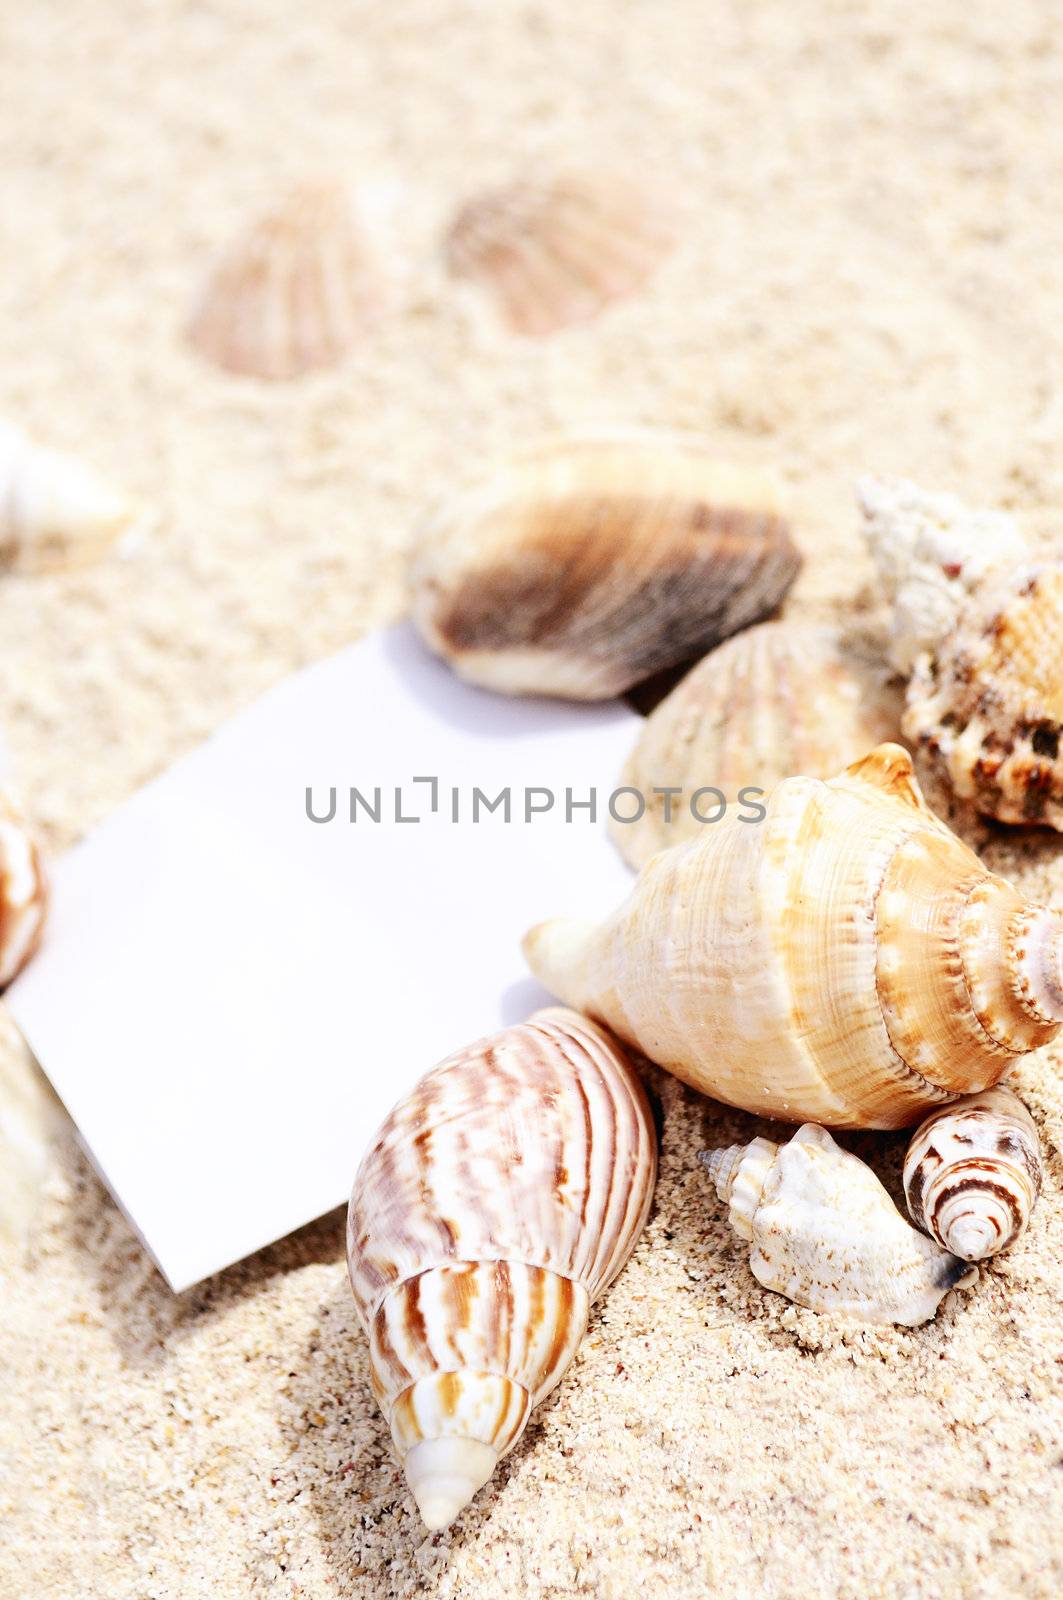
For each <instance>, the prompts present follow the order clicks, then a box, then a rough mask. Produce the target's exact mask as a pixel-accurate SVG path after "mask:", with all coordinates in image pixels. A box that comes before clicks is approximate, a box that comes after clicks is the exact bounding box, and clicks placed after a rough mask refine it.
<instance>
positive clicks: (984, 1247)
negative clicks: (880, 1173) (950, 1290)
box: [904, 1084, 1042, 1261]
mask: <svg viewBox="0 0 1063 1600" xmlns="http://www.w3.org/2000/svg"><path fill="white" fill-rule="evenodd" d="M1041 1180H1042V1167H1041V1146H1040V1141H1039V1139H1038V1137H1037V1129H1036V1127H1035V1126H1034V1120H1033V1118H1032V1117H1031V1116H1030V1113H1029V1112H1028V1111H1027V1109H1026V1107H1025V1106H1024V1105H1023V1103H1022V1101H1021V1100H1020V1099H1019V1097H1018V1095H1016V1094H1013V1093H1012V1091H1011V1090H1010V1089H1006V1088H1004V1087H1003V1086H1002V1085H1000V1084H998V1085H997V1087H996V1088H995V1089H987V1090H985V1091H984V1093H982V1094H972V1095H967V1096H966V1097H965V1098H964V1099H962V1100H957V1101H956V1102H955V1104H954V1105H951V1106H945V1107H943V1109H942V1110H940V1111H935V1112H933V1113H932V1114H931V1115H930V1116H929V1117H927V1119H926V1121H925V1122H923V1123H921V1124H920V1125H919V1127H918V1128H917V1129H916V1131H915V1133H914V1134H913V1135H912V1142H911V1144H910V1145H909V1146H908V1154H907V1155H906V1156H905V1158H904V1193H905V1197H906V1199H907V1201H908V1210H909V1212H910V1213H911V1218H912V1221H913V1222H914V1223H915V1224H916V1226H917V1227H920V1228H922V1229H923V1230H924V1231H925V1232H926V1233H929V1234H930V1235H931V1236H932V1237H933V1238H935V1239H936V1240H937V1241H938V1243H939V1244H941V1245H944V1247H945V1249H946V1250H951V1251H952V1253H953V1255H957V1256H962V1258H963V1259H964V1261H982V1260H984V1259H985V1257H986V1256H994V1255H996V1254H997V1253H998V1252H999V1251H1001V1250H1006V1249H1007V1248H1008V1246H1009V1245H1011V1244H1014V1243H1015V1240H1016V1239H1017V1238H1018V1237H1019V1235H1020V1234H1021V1233H1023V1232H1024V1231H1025V1229H1026V1225H1027V1223H1028V1222H1029V1220H1030V1216H1031V1214H1032V1212H1033V1208H1034V1206H1035V1205H1036V1204H1037V1196H1038V1195H1039V1194H1040V1192H1041Z"/></svg>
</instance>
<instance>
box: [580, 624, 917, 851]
mask: <svg viewBox="0 0 1063 1600" xmlns="http://www.w3.org/2000/svg"><path fill="white" fill-rule="evenodd" d="M901 711H902V696H901V690H900V688H899V687H898V686H897V685H896V684H895V683H891V682H890V674H889V671H888V669H885V668H883V667H882V665H881V664H880V663H876V662H874V661H873V660H871V659H870V658H869V657H865V656H864V655H862V654H861V653H860V652H859V650H858V649H857V648H856V647H855V646H851V645H848V644H847V643H846V642H845V641H844V640H843V639H842V638H841V637H840V636H839V635H838V634H837V633H836V632H835V631H834V630H832V629H829V628H824V627H817V626H814V625H810V624H805V623H799V622H790V621H786V620H782V621H778V622H763V623H761V624H760V625H759V626H758V627H755V628H747V629H746V630H744V631H743V632H742V633H738V634H736V635H735V636H734V638H732V639H728V640H727V641H726V642H725V643H724V644H721V645H720V646H719V647H718V648H717V649H716V650H713V651H712V652H711V654H709V655H707V656H706V657H705V659H704V660H703V661H700V662H699V663H698V665H697V666H696V667H694V668H693V670H692V671H691V672H688V673H687V675H686V677H685V678H683V680H682V681H681V682H680V683H678V684H677V685H676V687H675V688H674V689H673V690H672V692H671V694H669V695H668V696H667V697H666V698H665V699H664V700H662V701H661V703H660V705H659V706H658V707H657V708H656V710H655V711H654V712H653V713H652V714H651V715H650V716H649V717H647V719H646V722H645V724H644V726H643V729H642V733H641V735H640V736H639V740H638V743H637V744H636V746H635V748H634V750H633V751H632V753H631V755H630V757H629V758H628V762H627V765H626V766H625V768H624V772H623V776H622V778H621V783H623V784H625V785H629V786H630V787H632V788H634V789H637V790H638V791H639V793H640V794H641V795H642V796H643V798H644V800H645V802H646V809H645V811H644V812H643V813H642V814H641V816H640V817H639V818H638V820H637V821H634V822H630V823H619V822H616V821H615V820H614V821H612V822H611V824H610V829H611V832H612V834H613V838H614V839H615V841H616V843H617V845H618V847H619V849H620V851H621V854H622V855H623V856H624V858H625V860H627V861H629V862H630V863H631V865H632V866H633V867H640V866H641V865H642V863H643V862H644V861H647V860H648V859H649V857H650V856H651V855H653V854H654V852H655V851H657V850H661V849H663V848H664V847H665V846H666V845H673V844H682V843H683V842H684V841H685V840H686V839H690V838H693V837H694V835H695V834H698V833H700V832H701V830H702V826H703V824H701V823H699V822H698V820H697V818H696V816H695V815H694V813H693V811H692V810H691V805H690V800H691V796H692V795H694V794H695V793H696V791H697V790H698V789H699V788H701V787H703V786H712V787H714V788H716V789H719V790H720V791H721V793H722V794H723V795H724V796H725V797H726V798H727V800H728V801H729V802H732V801H734V800H736V799H737V797H738V794H739V791H740V790H742V789H745V788H754V789H757V790H758V791H769V790H771V789H773V788H774V787H775V785H776V784H777V783H779V782H781V780H782V779H783V778H793V777H797V776H799V775H801V776H804V777H807V778H829V777H833V776H834V774H835V773H836V772H838V771H840V769H841V768H842V767H845V766H848V765H849V764H850V763H851V762H853V761H856V760H857V759H858V758H859V757H860V756H863V755H866V754H867V752H868V751H869V750H872V749H874V747H875V746H876V745H878V744H882V743H883V742H884V741H885V740H887V739H893V738H895V737H896V735H897V733H898V731H899V729H900V724H901ZM669 787H671V788H679V789H682V791H683V792H682V794H680V795H672V796H671V797H670V798H669V797H668V796H666V795H662V794H658V793H655V792H654V791H655V789H666V788H669ZM666 819H667V820H666Z"/></svg>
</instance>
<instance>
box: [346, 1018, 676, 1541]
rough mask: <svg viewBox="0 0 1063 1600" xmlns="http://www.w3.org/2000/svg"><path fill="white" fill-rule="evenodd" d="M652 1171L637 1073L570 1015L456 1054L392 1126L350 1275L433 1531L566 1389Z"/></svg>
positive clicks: (360, 1220)
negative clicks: (564, 1381) (545, 1402)
mask: <svg viewBox="0 0 1063 1600" xmlns="http://www.w3.org/2000/svg"><path fill="white" fill-rule="evenodd" d="M656 1174H657V1142H656V1134H655V1131H654V1125H653V1116H652V1113H651V1111H650V1107H649V1103H648V1101H647V1099H646V1095H645V1092H644V1090H643V1088H642V1085H641V1083H640V1082H639V1079H638V1077H637V1075H636V1073H635V1071H634V1069H633V1068H632V1066H631V1064H630V1063H629V1061H628V1059H627V1056H626V1055H625V1053H624V1051H623V1050H622V1049H621V1048H620V1046H619V1045H617V1044H616V1043H615V1042H614V1041H613V1040H612V1039H610V1038H609V1036H608V1035H607V1034H605V1033H604V1032H603V1031H602V1030H601V1029H599V1028H596V1027H595V1026H594V1024H593V1023H590V1022H588V1021H587V1020H586V1018H584V1017H579V1016H576V1015H574V1014H573V1013H572V1012H570V1011H561V1010H548V1011H540V1012H537V1013H536V1015H535V1016H533V1017H532V1018H531V1019H530V1020H529V1021H528V1022H525V1023H521V1024H519V1025H518V1026H515V1027H511V1028H503V1029H502V1030H501V1031H500V1032H498V1033H494V1034H491V1035H489V1036H488V1037H487V1038H484V1039H479V1040H477V1041H476V1042H475V1043H474V1044H471V1045H468V1046H467V1047H466V1048H465V1049H463V1050H459V1051H457V1052H456V1053H455V1054H454V1055H452V1056H449V1057H448V1058H447V1060H446V1061H444V1062H442V1063H440V1065H439V1066H437V1067H435V1068H433V1069H432V1071H431V1072H429V1073H427V1074H426V1075H425V1076H424V1077H423V1078H422V1079H421V1081H420V1082H419V1083H418V1084H416V1085H415V1087H414V1088H413V1089H412V1090H411V1091H410V1093H409V1094H408V1095H406V1096H405V1097H404V1098H403V1099H402V1100H400V1101H399V1103H398V1105H396V1106H395V1107H394V1109H393V1110H392V1111H391V1113H390V1114H389V1115H388V1117H387V1118H386V1119H385V1121H384V1123H383V1126H382V1127H381V1129H380V1131H379V1133H378V1134H377V1136H376V1138H375V1139H374V1141H373V1143H372V1145H371V1146H370V1148H369V1151H368V1153H367V1154H366V1156H365V1158H364V1159H363V1161H362V1163H361V1166H360V1167H359V1169H358V1175H357V1177H356V1178H355V1181H354V1190H353V1192H352V1195H351V1204H350V1211H349V1213H348V1226H347V1260H348V1265H349V1268H350V1276H351V1287H352V1289H353V1291H354V1298H355V1303H356V1305H357V1307H358V1313H359V1317H360V1319H361V1322H362V1325H363V1327H364V1328H365V1330H366V1333H367V1334H368V1336H369V1364H370V1373H371V1377H372V1384H373V1392H374V1394H375V1395H376V1398H377V1401H378V1402H379V1404H380V1407H381V1409H382V1411H383V1412H384V1415H385V1416H386V1417H387V1419H388V1422H389V1424H390V1426H391V1433H392V1437H393V1439H394V1441H395V1448H396V1451H397V1453H398V1456H399V1459H400V1461H401V1462H402V1464H403V1469H404V1471H405V1473H406V1478H407V1481H408V1483H409V1485H410V1490H411V1492H412V1494H413V1496H414V1499H415V1500H416V1501H417V1506H418V1509H419V1510H420V1512H421V1516H422V1518H423V1519H424V1521H425V1523H426V1525H427V1526H428V1527H429V1528H443V1527H446V1525H447V1524H448V1523H449V1522H451V1521H452V1520H453V1518H454V1517H456V1516H457V1514H458V1512H459V1511H460V1510H461V1509H462V1507H463V1506H465V1505H467V1504H468V1503H469V1501H470V1500H471V1499H472V1498H473V1496H474V1495H475V1494H476V1492H477V1490H478V1489H479V1488H480V1487H481V1486H482V1485H483V1484H485V1483H486V1482H487V1480H488V1478H489V1477H490V1476H491V1474H492V1473H493V1472H494V1470H495V1466H496V1464H497V1462H498V1461H499V1460H500V1459H501V1457H502V1456H504V1455H505V1453H506V1452H507V1451H508V1450H511V1449H512V1447H513V1446H514V1444H516V1442H517V1440H518V1439H519V1438H520V1436H521V1434H522V1433H523V1431H524V1428H525V1426H526V1425H527V1422H528V1418H529V1417H530V1415H531V1412H532V1410H533V1408H534V1407H535V1406H536V1405H538V1403H539V1401H540V1400H542V1398H543V1397H544V1396H545V1395H547V1394H549V1392H550V1390H551V1389H553V1388H554V1386H555V1384H557V1383H559V1382H560V1380H561V1378H562V1376H563V1375H564V1373H565V1371H566V1369H567V1368H568V1366H569V1364H570V1362H571V1361H572V1359H573V1357H574V1355H575V1353H576V1350H577V1347H578V1346H579V1343H580V1340H581V1339H582V1337H583V1335H584V1333H585V1332H586V1328H587V1317H588V1313H589V1310H590V1307H591V1304H592V1303H593V1302H594V1301H595V1300H596V1299H597V1298H598V1296H599V1295H600V1294H601V1293H602V1292H603V1291H604V1290H605V1289H606V1288H607V1287H608V1285H609V1284H610V1283H611V1282H612V1281H613V1279H614V1278H615V1277H616V1275H617V1273H618V1272H619V1271H620V1269H621V1268H622V1267H623V1265H624V1263H625V1262H626V1261H627V1259H628V1257H629V1256H630V1254H631V1252H632V1250H633V1249H634V1247H635V1244H636V1241H637V1240H638V1237H639V1234H640V1233H641V1232H642V1228H643V1225H644V1223H645V1221H646V1216H647V1213H648V1211H649V1208H650V1202H651V1199H652V1196H653V1186H654V1181H655V1178H656Z"/></svg>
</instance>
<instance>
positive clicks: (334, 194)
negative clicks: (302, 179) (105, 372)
mask: <svg viewBox="0 0 1063 1600" xmlns="http://www.w3.org/2000/svg"><path fill="white" fill-rule="evenodd" d="M389 299H390V293H389V288H388V285H387V283H386V280H385V278H384V276H383V273H382V267H381V263H380V261H379V259H378V255H377V249H376V245H375V243H374V240H373V238H372V236H371V231H370V228H369V226H368V224H367V222H366V220H365V217H364V216H363V213H362V208H361V207H360V205H359V199H358V196H357V194H356V193H355V192H354V191H353V190H351V189H349V188H348V187H347V186H346V185H344V184H340V183H329V182H318V183H304V184H302V185H300V186H298V187H297V188H295V189H293V190H291V191H290V192H289V193H288V194H287V195H286V196H285V198H284V199H283V200H282V201H281V202H280V204H279V205H278V206H277V207H276V209H275V210H273V211H271V212H269V213H268V214H267V215H265V216H263V217H261V218H259V219H258V221H256V222H255V223H253V224H252V225H251V226H250V227H249V228H248V229H247V230H246V231H245V232H244V233H242V234H241V235H240V237H239V238H238V239H237V240H236V241H235V243H234V244H233V245H232V246H231V248H230V249H229V251H228V253H227V254H226V255H225V256H223V257H222V258H221V259H220V260H219V261H218V262H217V264H216V265H215V266H214V267H213V268H212V269H211V271H210V274H209V276H208V278H207V282H206V284H205V286H204V288H203V291H202V294H201V296H200V300H199V304H198V305H197V307H196V310H195V312H194V314H193V316H192V319H191V322H190V324H189V328H188V337H189V340H190V342H191V343H192V345H193V346H194V347H195V348H196V349H197V350H198V351H199V353H200V354H201V355H203V356H205V357H206V358H207V359H208V360H209V361H212V362H213V363H214V365H215V366H218V367H221V368H222V369H223V370H224V371H226V372H232V373H236V374H238V375H240V376H243V377H251V378H264V379H271V380H286V379H293V378H299V377H302V376H303V375H304V374H306V373H308V372H314V371H318V370H323V369H325V368H328V367H336V366H338V365H339V364H340V363H341V362H342V361H343V360H344V358H345V357H346V356H347V355H348V354H349V352H350V351H351V350H352V348H353V347H354V345H355V344H356V343H357V341H358V340H359V339H360V338H362V337H364V336H365V335H366V334H367V333H369V332H370V331H371V329H372V328H373V326H374V325H375V324H376V323H377V322H378V320H379V318H380V317H381V315H382V314H383V312H384V311H386V309H387V307H388V302H389Z"/></svg>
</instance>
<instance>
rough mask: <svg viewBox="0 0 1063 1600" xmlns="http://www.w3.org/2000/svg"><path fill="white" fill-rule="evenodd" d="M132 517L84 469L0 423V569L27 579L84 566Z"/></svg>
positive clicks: (124, 503) (126, 505)
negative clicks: (16, 573)
mask: <svg viewBox="0 0 1063 1600" xmlns="http://www.w3.org/2000/svg"><path fill="white" fill-rule="evenodd" d="M136 515H137V512H136V508H135V507H134V505H133V503H132V501H130V500H129V499H127V497H126V496H125V495H124V494H122V493H121V492H120V491H119V490H117V489H115V488H112V487H111V485H110V484H108V483H106V482H105V481H104V480H103V479H102V478H101V477H99V476H98V475H97V473H96V472H95V471H93V469H92V468H91V467H89V466H87V465H86V464H85V463H83V462H81V461H78V460H77V459H76V458H75V457H73V456H69V455H65V454H64V453H63V452H62V451H59V450H52V449H50V448H49V447H48V446H46V445H42V444H38V443H37V442H36V441H35V440H33V439H30V438H28V437H27V435H26V434H25V433H23V431H22V429H21V428H18V427H15V426H14V425H13V424H12V423H9V422H0V566H4V567H10V568H13V569H14V570H15V571H18V572H30V573H38V572H53V571H59V570H62V569H64V568H70V567H80V566H84V565H86V564H87V563H88V562H90V561H94V560H96V559H97V558H98V557H99V556H101V555H103V554H104V553H105V551H106V550H107V549H108V548H109V547H110V546H111V545H113V544H114V543H115V541H116V540H118V539H119V538H121V536H122V535H123V534H124V533H126V532H127V531H128V530H129V529H130V528H131V527H132V525H133V522H134V521H135V519H136Z"/></svg>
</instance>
